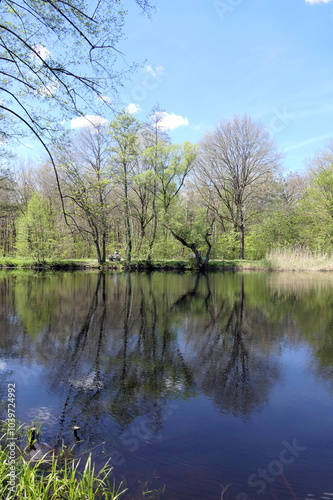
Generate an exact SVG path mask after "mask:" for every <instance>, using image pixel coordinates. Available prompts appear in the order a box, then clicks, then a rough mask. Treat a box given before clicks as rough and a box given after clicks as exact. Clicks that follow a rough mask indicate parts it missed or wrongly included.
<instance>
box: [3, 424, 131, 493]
mask: <svg viewBox="0 0 333 500" xmlns="http://www.w3.org/2000/svg"><path fill="white" fill-rule="evenodd" d="M0 441H1V442H0V464H1V466H0V495H1V498H6V499H8V500H11V499H13V500H14V499H15V498H25V499H27V500H60V499H66V500H95V499H96V498H104V499H105V500H107V499H109V500H117V499H119V498H121V497H122V495H123V493H125V491H126V490H125V489H123V488H122V485H120V486H119V487H118V488H117V487H116V486H115V485H114V484H113V485H111V484H110V481H109V477H110V474H111V472H112V468H111V467H110V466H109V464H108V463H106V464H105V465H104V467H103V468H102V469H101V470H100V471H97V470H96V467H95V465H94V463H93V462H92V457H91V455H89V456H88V458H87V459H86V461H85V463H83V464H81V460H79V459H74V458H73V457H71V456H70V455H69V456H67V452H66V449H65V448H64V447H62V449H60V450H59V451H58V454H56V453H55V450H53V449H51V450H46V451H42V453H41V454H42V456H41V457H38V458H37V459H35V458H34V457H33V456H32V457H31V458H27V456H26V454H25V451H24V450H23V449H20V448H19V447H18V446H17V447H16V450H15V455H16V457H15V480H14V481H13V482H14V483H15V486H12V485H11V483H10V480H9V479H10V477H12V476H10V471H11V470H12V467H13V466H12V465H11V464H12V462H13V460H12V457H11V455H10V451H9V448H8V446H7V445H8V442H9V441H10V439H9V438H8V436H7V426H6V422H5V421H2V422H1V429H0ZM25 450H29V443H28V445H27V446H26V448H25Z"/></svg>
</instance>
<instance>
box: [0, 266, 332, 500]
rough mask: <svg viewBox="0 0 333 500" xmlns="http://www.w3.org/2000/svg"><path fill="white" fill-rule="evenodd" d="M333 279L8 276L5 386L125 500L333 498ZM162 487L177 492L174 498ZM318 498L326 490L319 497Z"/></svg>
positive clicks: (2, 322) (1, 361) (23, 416)
mask: <svg viewBox="0 0 333 500" xmlns="http://www.w3.org/2000/svg"><path fill="white" fill-rule="evenodd" d="M332 292H333V276H330V275H324V274H322V275H310V274H302V275H296V274H261V273H260V274H257V273H251V274H231V273H230V274H228V273H218V274H211V275H208V276H198V275H194V274H173V273H153V274H151V275H145V274H121V275H118V274H101V273H73V274H71V273H59V272H58V273H55V274H52V273H45V274H37V273H36V274H34V273H30V272H26V273H25V272H21V273H16V272H13V273H8V272H4V271H1V274H0V300H1V302H0V377H1V392H2V398H3V399H4V401H3V402H2V405H1V412H2V414H3V416H5V412H6V397H7V396H6V394H7V392H6V391H7V384H8V383H15V384H16V389H17V391H16V397H17V413H16V416H17V419H18V420H20V421H22V422H27V423H28V422H31V421H35V422H37V421H39V422H41V423H42V424H43V425H42V439H43V440H44V441H47V442H48V443H50V444H51V445H52V444H54V443H56V442H57V440H59V439H61V440H64V442H65V443H66V444H68V445H70V444H72V443H73V442H74V438H73V434H72V430H71V428H72V426H73V425H78V426H80V438H81V440H82V441H81V442H79V443H78V444H76V446H75V449H76V453H77V455H82V456H85V454H86V452H87V450H92V452H93V455H94V458H95V460H96V461H97V463H98V464H101V465H102V464H103V463H105V461H106V460H107V458H110V457H111V461H112V464H113V466H114V476H115V478H116V480H117V481H120V480H122V479H125V481H126V486H127V487H128V488H129V489H128V493H127V496H126V497H124V498H126V499H139V498H143V497H142V493H141V492H142V490H143V489H144V488H145V487H146V488H150V489H151V490H155V493H154V494H151V495H150V496H149V495H146V496H145V497H144V498H163V499H167V500H196V499H198V500H199V499H200V500H213V499H214V500H215V499H216V500H220V498H221V492H222V490H223V489H224V488H225V487H227V486H228V485H229V486H228V488H227V490H226V491H225V493H224V500H228V499H237V500H248V499H253V500H254V499H257V498H258V499H259V498H261V499H262V498H265V499H272V500H285V499H294V500H296V499H303V498H306V499H312V500H314V499H319V498H326V499H329V500H333V293H332ZM163 488H165V491H164V493H163V494H162V493H161V492H162V491H163ZM311 495H312V496H311Z"/></svg>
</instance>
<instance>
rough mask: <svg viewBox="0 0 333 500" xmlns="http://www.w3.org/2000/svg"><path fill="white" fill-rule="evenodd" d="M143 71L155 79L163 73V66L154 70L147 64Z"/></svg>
mask: <svg viewBox="0 0 333 500" xmlns="http://www.w3.org/2000/svg"><path fill="white" fill-rule="evenodd" d="M143 71H144V72H145V73H149V75H151V76H153V77H154V78H156V77H157V76H158V75H161V74H162V73H163V71H164V68H163V66H156V68H155V69H154V68H153V67H152V66H151V65H150V64H148V65H146V66H144V68H143Z"/></svg>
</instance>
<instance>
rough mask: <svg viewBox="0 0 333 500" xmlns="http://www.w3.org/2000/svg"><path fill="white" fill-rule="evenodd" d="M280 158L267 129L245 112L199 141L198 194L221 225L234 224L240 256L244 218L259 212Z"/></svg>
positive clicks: (220, 125) (244, 228)
mask: <svg viewBox="0 0 333 500" xmlns="http://www.w3.org/2000/svg"><path fill="white" fill-rule="evenodd" d="M280 158H281V155H280V154H279V153H278V151H277V148H276V146H275V145H274V143H273V141H272V139H271V137H270V135H269V133H268V131H266V129H265V128H264V127H263V126H262V125H261V124H258V123H256V122H254V121H253V120H252V119H251V118H250V117H248V116H243V117H234V118H233V119H231V120H224V121H222V122H221V123H220V124H219V125H218V126H217V127H216V129H215V130H214V132H212V133H209V134H207V135H206V136H205V137H204V139H203V140H202V142H201V150H200V153H199V155H198V158H197V162H196V171H197V179H198V181H199V182H198V186H199V189H200V193H201V196H202V198H203V200H204V202H205V204H206V205H207V207H209V208H210V209H211V210H212V212H213V213H215V214H216V216H217V217H218V218H219V220H220V222H221V223H222V225H224V223H225V222H226V221H227V222H229V223H231V224H232V225H233V227H234V230H235V232H237V234H238V235H239V240H240V251H239V257H240V258H241V259H243V258H244V253H245V239H244V237H245V230H246V226H247V222H248V220H249V219H250V218H251V217H253V216H254V215H255V214H256V213H258V210H259V201H260V200H261V199H262V198H263V193H264V191H265V186H267V183H269V181H270V180H271V179H272V176H273V173H274V170H275V169H277V167H278V166H279V163H280Z"/></svg>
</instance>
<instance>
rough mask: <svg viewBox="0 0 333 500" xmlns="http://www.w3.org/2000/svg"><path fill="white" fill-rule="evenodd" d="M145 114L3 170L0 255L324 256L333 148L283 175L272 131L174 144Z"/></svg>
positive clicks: (240, 124) (71, 138)
mask: <svg viewBox="0 0 333 500" xmlns="http://www.w3.org/2000/svg"><path fill="white" fill-rule="evenodd" d="M162 117H163V112H162V111H160V110H158V109H157V110H156V109H155V110H153V111H152V112H151V114H150V116H149V119H148V120H147V123H140V122H138V121H137V120H136V119H135V118H134V117H133V116H132V115H130V114H128V113H126V112H123V113H120V114H119V115H117V117H116V119H115V120H114V121H112V122H111V123H110V124H108V125H99V126H94V125H93V124H92V125H91V126H89V127H86V128H84V129H81V131H80V132H76V133H74V132H69V133H68V134H67V135H66V136H63V137H62V138H61V140H59V142H58V144H55V145H54V149H53V152H52V153H53V157H54V158H55V159H56V165H57V172H58V176H59V179H58V180H59V185H57V182H56V179H55V176H54V170H53V168H52V165H51V164H50V162H48V161H44V162H41V163H40V164H39V165H35V164H29V163H22V164H19V165H17V162H16V168H15V169H13V168H11V161H13V160H10V159H8V162H7V164H8V167H7V168H3V169H2V173H1V184H0V186H1V191H0V196H1V198H0V203H1V204H0V210H1V218H0V223H1V233H0V238H1V239H0V241H1V252H2V255H3V256H15V255H16V256H21V257H28V256H29V257H33V258H34V259H36V261H39V262H42V261H44V260H45V259H47V258H52V257H54V258H97V259H98V262H99V263H103V262H104V261H105V260H106V259H107V256H108V254H109V253H110V252H112V251H114V250H115V249H118V251H119V252H120V253H121V255H122V257H123V258H124V259H126V260H127V261H131V259H133V258H135V259H138V258H139V259H147V260H148V261H150V260H152V259H154V258H155V259H156V258H187V257H189V256H190V255H193V256H196V257H197V259H199V260H200V259H209V258H210V259H215V258H216V259H221V258H248V259H258V258H262V257H264V256H265V254H266V253H267V252H268V251H270V250H271V249H272V248H276V246H277V245H280V246H281V247H295V246H299V247H303V248H308V249H310V250H312V251H323V252H330V251H331V249H332V241H333V224H332V218H333V147H332V146H331V147H328V148H327V150H326V151H324V152H321V153H320V154H318V156H317V158H315V159H314V160H313V162H312V165H311V167H310V168H309V169H308V171H307V172H306V173H304V174H302V175H301V174H297V173H292V174H288V175H286V176H285V175H283V174H282V171H283V170H282V168H281V164H282V161H283V160H281V155H280V154H279V152H278V151H277V149H276V148H275V146H274V143H273V142H272V140H271V137H270V135H269V133H268V132H267V131H266V130H265V129H264V128H263V127H262V126H261V125H260V124H257V123H255V122H254V121H253V120H252V119H251V118H249V117H246V116H245V117H235V118H234V119H232V120H226V121H222V122H221V123H220V125H218V126H217V128H216V129H215V130H214V131H213V132H211V133H209V134H207V135H206V136H205V137H204V138H203V140H202V141H201V143H200V144H199V145H193V144H190V143H184V144H181V145H178V144H172V143H171V141H170V138H169V137H168V135H167V133H166V131H165V130H163V128H162V127H161V126H160V125H159V124H160V121H161V119H162Z"/></svg>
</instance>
